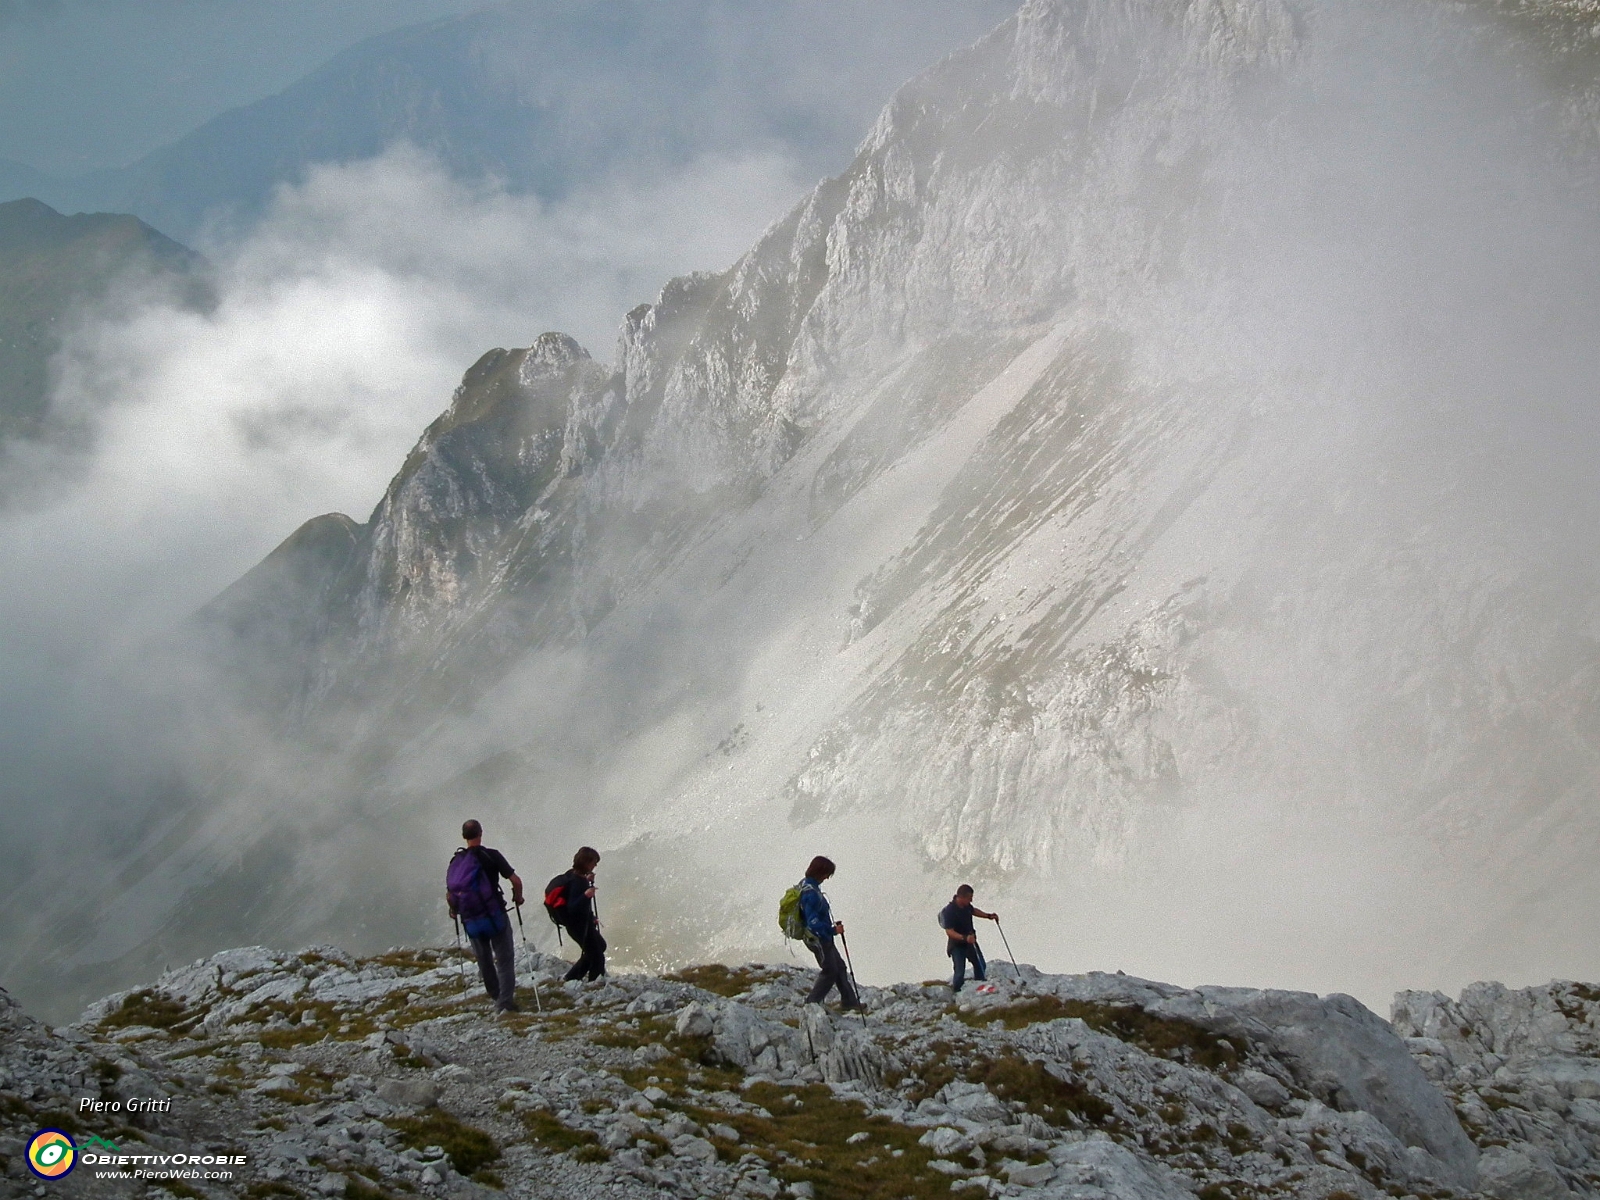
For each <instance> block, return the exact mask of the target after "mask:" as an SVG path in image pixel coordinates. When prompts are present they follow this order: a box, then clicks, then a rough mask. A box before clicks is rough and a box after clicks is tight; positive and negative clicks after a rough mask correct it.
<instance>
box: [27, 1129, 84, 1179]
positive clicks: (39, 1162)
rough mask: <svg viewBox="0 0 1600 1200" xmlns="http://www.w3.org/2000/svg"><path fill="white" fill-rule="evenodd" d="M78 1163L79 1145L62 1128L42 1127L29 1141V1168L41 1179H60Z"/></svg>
mask: <svg viewBox="0 0 1600 1200" xmlns="http://www.w3.org/2000/svg"><path fill="white" fill-rule="evenodd" d="M77 1165H78V1147H77V1146H75V1145H74V1144H73V1141H72V1138H71V1137H70V1136H69V1135H68V1134H67V1133H66V1132H65V1131H64V1130H61V1129H41V1130H39V1132H38V1133H36V1134H34V1135H33V1140H32V1141H30V1142H29V1143H28V1170H30V1171H32V1172H33V1173H34V1174H35V1175H37V1176H38V1177H39V1178H40V1179H60V1178H61V1177H62V1176H63V1175H66V1174H68V1173H70V1172H71V1170H72V1168H73V1167H75V1166H77Z"/></svg>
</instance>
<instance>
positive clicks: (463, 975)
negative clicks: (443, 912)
mask: <svg viewBox="0 0 1600 1200" xmlns="http://www.w3.org/2000/svg"><path fill="white" fill-rule="evenodd" d="M450 924H452V925H454V926H455V927H456V961H457V962H458V963H460V964H461V990H462V991H463V992H464V991H466V990H467V989H468V988H469V987H471V984H469V983H468V982H467V960H466V956H465V955H463V954H462V953H461V919H460V918H459V917H457V916H456V914H455V913H451V914H450Z"/></svg>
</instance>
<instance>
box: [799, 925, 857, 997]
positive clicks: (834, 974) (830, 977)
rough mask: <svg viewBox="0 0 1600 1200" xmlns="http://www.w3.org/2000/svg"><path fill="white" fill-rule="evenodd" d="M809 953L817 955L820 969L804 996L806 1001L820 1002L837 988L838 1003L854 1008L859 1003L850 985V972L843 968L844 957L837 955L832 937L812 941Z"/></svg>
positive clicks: (837, 951) (836, 948)
mask: <svg viewBox="0 0 1600 1200" xmlns="http://www.w3.org/2000/svg"><path fill="white" fill-rule="evenodd" d="M811 953H813V954H815V955H816V956H817V966H819V967H821V968H822V971H821V972H820V973H819V974H818V975H817V982H816V986H815V987H813V988H812V989H811V994H810V995H809V996H807V997H806V1003H807V1004H821V1003H822V1002H823V1001H824V1000H826V999H827V998H828V993H829V992H831V991H832V990H833V989H834V988H838V989H839V1003H840V1004H842V1005H843V1006H844V1007H845V1008H855V1007H856V1006H857V1005H858V1004H860V1003H861V1001H860V1000H859V999H857V997H856V992H855V989H854V988H852V987H851V986H850V972H849V971H848V970H846V969H845V965H844V959H842V958H840V957H839V950H838V947H836V946H835V945H834V944H833V939H832V938H829V939H828V940H827V941H825V942H815V943H813V944H812V946H811Z"/></svg>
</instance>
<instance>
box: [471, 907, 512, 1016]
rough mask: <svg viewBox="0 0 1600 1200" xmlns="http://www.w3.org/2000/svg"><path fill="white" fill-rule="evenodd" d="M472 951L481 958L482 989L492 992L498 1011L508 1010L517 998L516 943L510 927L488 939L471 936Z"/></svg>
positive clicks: (490, 995)
mask: <svg viewBox="0 0 1600 1200" xmlns="http://www.w3.org/2000/svg"><path fill="white" fill-rule="evenodd" d="M468 940H469V941H470V942H471V943H472V952H473V953H474V954H476V955H477V956H478V971H479V973H480V974H482V976H483V990H484V991H486V992H488V993H489V999H491V1000H493V1001H494V1003H495V1007H496V1008H507V1007H509V1006H510V1005H511V1004H512V1003H513V1002H514V1001H515V1000H516V995H517V966H516V957H515V956H516V952H517V950H516V943H515V942H514V941H513V940H512V938H511V925H510V923H509V922H508V923H507V924H506V927H505V928H504V929H502V930H501V931H500V932H499V933H491V934H490V935H489V936H488V937H469V938H468Z"/></svg>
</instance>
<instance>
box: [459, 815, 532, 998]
mask: <svg viewBox="0 0 1600 1200" xmlns="http://www.w3.org/2000/svg"><path fill="white" fill-rule="evenodd" d="M461 836H462V837H463V838H465V839H466V842H467V844H466V845H465V846H463V847H462V848H461V849H459V850H457V851H456V852H455V854H454V855H453V856H452V857H451V859H450V867H449V869H448V870H447V871H446V872H445V877H444V897H445V903H447V904H448V905H449V906H450V916H451V917H452V918H455V919H459V920H460V921H461V927H462V928H463V929H465V930H466V931H467V937H468V939H469V940H470V941H471V942H472V952H473V953H474V954H476V955H477V956H478V970H479V972H481V973H482V975H483V990H484V991H486V992H488V993H489V999H490V1000H492V1001H494V1006H495V1010H496V1011H497V1012H519V1011H520V1010H519V1009H518V1008H517V996H516V992H517V972H516V961H515V955H516V947H515V943H514V942H513V941H512V938H511V920H510V918H509V917H507V916H506V901H505V897H504V896H502V895H501V894H500V880H501V879H509V880H510V881H511V902H512V903H513V904H515V905H516V906H517V907H518V908H521V907H522V880H521V878H519V877H518V875H517V873H516V872H515V871H513V870H512V869H511V864H510V863H508V862H507V861H506V856H505V855H503V854H501V853H500V851H498V850H491V849H489V847H487V846H485V845H484V844H483V826H482V825H480V824H478V822H476V821H467V822H464V823H463V824H462V826H461Z"/></svg>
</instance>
